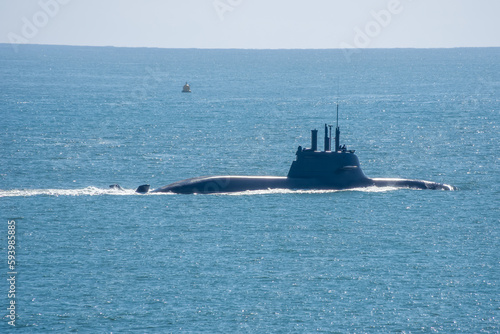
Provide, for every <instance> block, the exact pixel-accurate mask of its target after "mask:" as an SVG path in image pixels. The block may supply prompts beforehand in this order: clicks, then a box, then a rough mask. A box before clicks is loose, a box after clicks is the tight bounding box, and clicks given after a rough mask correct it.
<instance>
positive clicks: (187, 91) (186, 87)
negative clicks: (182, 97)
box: [182, 82, 191, 93]
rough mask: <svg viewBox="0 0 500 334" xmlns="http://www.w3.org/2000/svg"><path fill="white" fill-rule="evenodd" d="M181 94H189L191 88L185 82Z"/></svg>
mask: <svg viewBox="0 0 500 334" xmlns="http://www.w3.org/2000/svg"><path fill="white" fill-rule="evenodd" d="M182 92H183V93H191V87H190V86H189V84H188V83H187V82H186V84H185V85H184V87H182Z"/></svg>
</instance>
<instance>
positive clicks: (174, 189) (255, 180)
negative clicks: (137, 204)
mask: <svg viewBox="0 0 500 334" xmlns="http://www.w3.org/2000/svg"><path fill="white" fill-rule="evenodd" d="M331 128H332V126H329V125H327V124H325V136H324V150H323V151H318V130H316V129H315V130H311V147H310V148H302V147H301V146H299V147H298V149H297V153H296V156H297V158H296V160H295V161H293V162H292V165H291V166H290V170H289V172H288V175H287V176H237V175H219V176H201V177H194V178H189V179H185V180H181V181H178V182H174V183H172V184H169V185H166V186H164V187H161V188H158V189H155V190H153V191H152V192H164V193H166V192H170V193H177V194H213V193H231V192H242V191H249V190H267V189H292V190H301V189H304V190H314V189H318V190H329V189H331V190H342V189H352V188H365V187H397V188H412V189H440V190H455V187H453V186H451V185H448V184H442V183H437V182H431V181H424V180H411V179H396V178H368V177H366V176H365V174H364V173H363V171H362V170H361V166H360V163H359V160H358V157H357V156H356V154H354V152H355V151H353V150H347V149H346V146H345V145H342V146H341V145H340V129H339V126H338V105H337V124H336V128H335V147H334V148H333V150H332V149H331V144H332V143H331V140H332V133H331ZM136 191H137V192H139V193H147V192H149V185H142V186H140V187H139V188H137V190H136Z"/></svg>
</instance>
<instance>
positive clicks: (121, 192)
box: [0, 187, 401, 197]
mask: <svg viewBox="0 0 500 334" xmlns="http://www.w3.org/2000/svg"><path fill="white" fill-rule="evenodd" d="M398 189H401V188H397V187H366V188H353V189H343V190H333V189H321V190H320V189H316V190H314V189H310V190H292V189H265V190H264V189H263V190H247V191H239V192H232V193H217V194H208V195H226V196H249V195H272V194H329V193H336V192H345V191H360V192H367V193H380V192H387V191H393V190H398ZM101 195H112V196H131V195H136V196H145V195H146V196H148V195H153V196H158V195H179V194H174V193H162V192H157V193H153V192H150V193H147V194H139V193H137V192H135V189H123V188H122V189H111V188H108V189H106V188H97V187H86V188H80V189H10V190H0V197H30V196H101ZM196 195H199V194H196Z"/></svg>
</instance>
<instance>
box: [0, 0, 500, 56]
mask: <svg viewBox="0 0 500 334" xmlns="http://www.w3.org/2000/svg"><path fill="white" fill-rule="evenodd" d="M11 42H14V43H33V44H64V45H66V44H67V45H112V46H131V47H136V46H146V47H162V48H272V49H276V48H347V47H355V48H357V47H363V48H364V47H370V48H371V47H375V48H392V47H422V48H428V47H476V46H497V47H498V46H500V0H307V1H306V0H0V43H11Z"/></svg>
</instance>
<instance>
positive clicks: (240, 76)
mask: <svg viewBox="0 0 500 334" xmlns="http://www.w3.org/2000/svg"><path fill="white" fill-rule="evenodd" d="M499 59H500V49H499V48H477V49H475V48H470V49H469V48H458V49H370V50H355V52H353V53H349V54H346V53H345V52H343V51H342V50H200V49H153V48H152V49H148V48H112V47H76V46H43V45H21V46H18V48H13V47H12V46H11V45H7V44H3V45H2V44H0V88H1V90H0V114H1V120H0V124H1V131H0V156H1V160H0V219H1V229H0V231H1V232H0V249H1V253H0V254H1V256H0V278H1V280H0V282H1V284H0V309H1V310H2V312H1V314H2V318H1V321H0V332H2V333H6V332H16V333H31V332H37V333H38V332H40V333H48V332H62V333H67V332H81V333H112V332H114V333H313V332H319V333H499V332H500V286H499V284H500V281H499V278H500V212H499V211H500V210H499V204H500V154H499V153H500V151H499V142H500V130H499V126H500V112H499V111H500V62H499ZM186 82H188V83H189V84H190V86H191V90H192V92H191V93H181V90H182V87H183V85H184V84H185V83H186ZM337 104H338V105H339V127H340V130H341V144H345V145H346V146H347V148H348V149H352V150H356V154H357V156H358V157H359V160H360V162H361V167H362V169H363V171H364V173H365V174H366V175H367V176H369V177H401V178H411V179H423V180H429V181H434V182H441V183H447V184H451V185H453V186H455V187H457V188H458V190H456V191H438V190H411V189H395V188H390V187H387V188H362V189H353V190H344V191H324V190H323V191H304V190H302V191H298V190H297V191H294V190H265V191H250V192H240V193H232V194H217V195H174V194H146V195H140V194H136V193H135V192H134V190H135V188H136V187H137V186H139V185H141V184H145V183H148V184H151V187H152V188H158V187H161V186H164V185H166V184H169V183H172V182H175V181H179V180H182V179H186V178H189V177H195V176H202V175H276V176H286V174H287V173H288V169H289V167H290V164H291V162H292V161H293V160H294V159H295V152H296V150H297V147H298V146H299V145H302V146H303V147H309V146H310V130H311V129H315V128H316V129H319V130H320V139H321V138H322V137H321V135H322V129H323V127H324V124H325V123H327V124H333V125H335V124H336V123H335V122H336V106H337ZM320 142H321V140H320ZM320 148H321V145H320ZM112 184H119V185H121V186H122V187H123V188H124V190H118V189H110V188H109V185H112ZM11 222H15V227H13V229H11V228H10V227H11V226H14V225H13V223H11ZM11 231H14V232H11ZM12 235H15V245H13V246H14V247H15V267H9V266H8V259H9V258H8V254H10V253H8V250H9V249H10V248H9V245H11V244H9V240H10V239H9V237H10V236H12ZM14 270H15V274H11V272H13V271H14ZM11 275H14V276H15V297H13V296H9V295H11V293H9V292H10V290H11V283H12V282H11V281H9V278H10V276H11ZM12 301H15V312H13V314H14V318H15V322H14V326H13V325H12V317H11V315H12V312H10V311H9V309H8V308H9V307H10V305H11V304H10V303H11V302H12Z"/></svg>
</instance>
